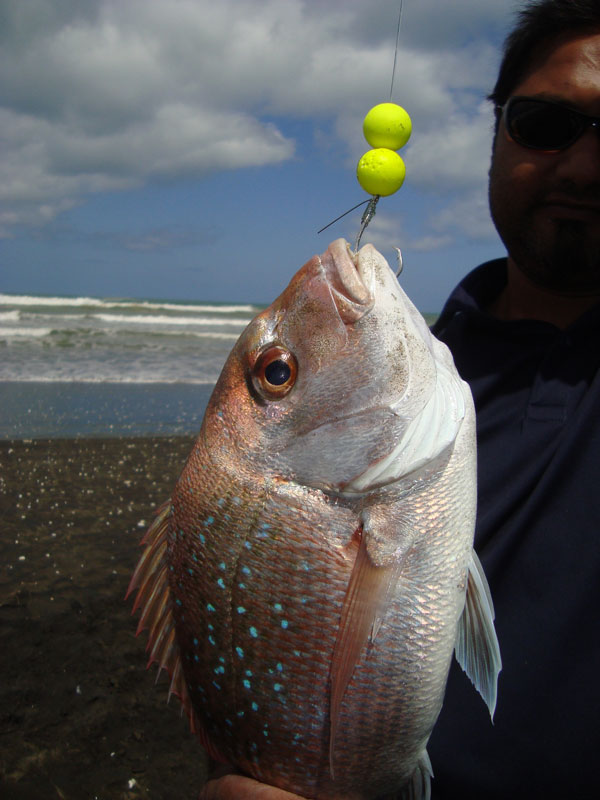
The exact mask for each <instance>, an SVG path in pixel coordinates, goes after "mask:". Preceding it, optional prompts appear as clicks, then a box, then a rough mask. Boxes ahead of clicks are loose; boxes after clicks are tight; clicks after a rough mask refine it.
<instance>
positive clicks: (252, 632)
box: [250, 625, 258, 639]
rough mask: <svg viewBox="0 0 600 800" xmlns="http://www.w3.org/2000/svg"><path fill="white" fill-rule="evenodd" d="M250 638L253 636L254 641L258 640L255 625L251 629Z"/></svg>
mask: <svg viewBox="0 0 600 800" xmlns="http://www.w3.org/2000/svg"><path fill="white" fill-rule="evenodd" d="M250 636H252V638H253V639H256V638H257V637H258V631H257V630H256V628H255V627H254V625H253V626H252V627H251V628H250Z"/></svg>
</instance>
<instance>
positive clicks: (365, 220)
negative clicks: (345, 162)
mask: <svg viewBox="0 0 600 800" xmlns="http://www.w3.org/2000/svg"><path fill="white" fill-rule="evenodd" d="M403 6H404V0H400V5H399V8H398V23H397V25H396V43H395V46H394V63H393V66H392V78H391V81H390V104H392V97H393V94H394V80H395V77H396V65H397V62H398V49H399V42H400V28H401V25H402V11H403ZM382 105H383V104H382ZM392 105H393V104H392ZM381 107H382V106H379V107H378V106H376V107H375V108H373V109H371V111H370V112H369V114H368V115H367V117H369V115H370V114H371V113H372V112H373V111H376V110H377V108H381ZM395 108H396V109H398V110H399V111H400V112H401V113H402V114H403V115H404V117H405V118H406V119H402V121H401V122H398V120H397V119H396V120H395V125H396V127H398V125H399V126H400V128H401V129H404V128H406V130H405V131H403V133H405V136H402V135H401V141H400V143H399V144H398V143H395V144H394V148H395V149H399V148H400V147H402V145H403V144H405V143H406V141H407V140H408V137H409V136H410V127H411V125H410V117H409V116H408V114H406V112H405V111H404V109H401V108H400V107H399V106H395ZM365 121H366V120H365ZM377 124H379V125H381V124H382V121H381V120H380V121H379V122H378V123H377ZM387 124H388V125H389V120H387ZM363 130H364V126H363ZM396 136H398V131H396ZM365 137H366V139H367V141H368V142H369V144H372V145H373V147H375V148H379V149H380V150H385V151H386V155H385V156H384V161H383V163H377V162H376V161H374V160H373V157H372V154H376V153H377V150H376V149H374V150H370V151H369V152H368V153H365V155H364V156H363V157H362V158H361V160H360V161H359V164H358V168H357V177H358V181H359V183H360V185H361V186H362V187H363V189H365V191H368V192H369V193H370V194H371V197H370V198H369V199H368V200H363V201H362V202H360V203H357V204H356V205H355V206H352V208H350V209H348V211H344V213H343V214H340V215H339V217H336V218H335V219H334V220H332V221H331V222H328V223H327V225H324V226H323V227H322V228H321V229H320V230H319V231H317V233H322V232H323V231H325V230H327V228H330V227H331V226H332V225H334V224H335V223H336V222H339V220H340V219H342V218H343V217H345V216H346V215H347V214H350V213H351V212H352V211H355V210H356V209H357V208H359V207H360V206H362V205H365V203H366V204H367V208H366V209H365V210H364V212H363V215H362V217H361V220H360V229H359V232H358V236H357V238H356V243H355V246H354V250H355V252H358V248H359V247H360V240H361V239H362V236H363V233H364V232H365V230H366V228H367V226H368V224H369V223H370V222H371V220H372V219H373V217H374V216H375V212H376V210H377V203H378V201H379V198H380V197H381V196H382V195H388V194H393V193H394V192H395V191H397V190H398V189H399V188H400V186H401V185H402V183H403V181H404V163H403V161H402V159H401V158H400V157H399V156H397V154H396V153H394V152H393V151H392V150H391V149H389V148H390V145H389V144H387V143H385V144H382V145H380V144H376V143H374V142H372V141H371V138H370V137H369V136H368V135H367V133H366V132H365ZM390 154H391V155H390ZM370 156H371V162H369V157H370ZM390 159H391V160H390ZM380 162H381V159H380ZM361 170H362V171H363V172H362V174H361ZM382 186H383V187H384V188H382ZM377 189H379V191H377Z"/></svg>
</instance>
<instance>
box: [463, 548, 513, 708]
mask: <svg viewBox="0 0 600 800" xmlns="http://www.w3.org/2000/svg"><path fill="white" fill-rule="evenodd" d="M454 652H455V655H456V660H457V661H458V663H459V664H460V665H461V667H462V668H463V669H464V671H465V672H466V673H467V675H468V676H469V678H470V679H471V681H472V682H473V684H474V686H475V688H476V689H477V691H478V692H479V694H480V695H481V696H482V697H483V699H484V701H485V703H486V705H487V707H488V708H489V711H490V716H491V717H492V718H493V716H494V710H495V708H496V691H497V684H498V673H499V672H500V670H501V669H502V659H501V658H500V647H499V645H498V639H497V637H496V631H495V628H494V606H493V603H492V596H491V594H490V589H489V586H488V582H487V579H486V577H485V574H484V572H483V567H482V566H481V562H480V561H479V558H478V557H477V554H476V553H475V551H474V550H473V551H472V556H471V562H470V564H469V572H468V578H467V597H466V601H465V607H464V610H463V613H462V616H461V618H460V620H459V623H458V631H457V634H456V644H455V646H454Z"/></svg>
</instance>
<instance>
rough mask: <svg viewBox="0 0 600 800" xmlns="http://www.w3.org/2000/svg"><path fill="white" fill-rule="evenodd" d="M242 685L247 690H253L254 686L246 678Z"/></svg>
mask: <svg viewBox="0 0 600 800" xmlns="http://www.w3.org/2000/svg"><path fill="white" fill-rule="evenodd" d="M242 683H243V684H244V686H245V688H246V689H250V688H252V684H251V683H250V681H249V680H248V678H244V680H243V681H242Z"/></svg>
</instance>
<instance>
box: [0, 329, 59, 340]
mask: <svg viewBox="0 0 600 800" xmlns="http://www.w3.org/2000/svg"><path fill="white" fill-rule="evenodd" d="M52 332H53V331H52V328H0V339H12V338H15V337H18V338H21V339H22V338H28V339H41V338H43V337H44V336H49V335H50V334H51V333H52Z"/></svg>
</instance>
